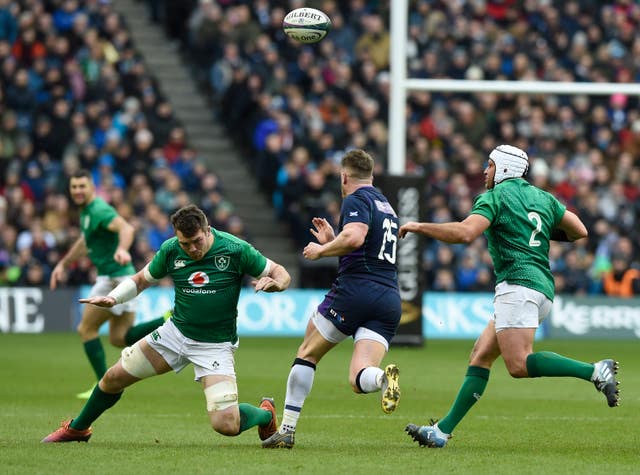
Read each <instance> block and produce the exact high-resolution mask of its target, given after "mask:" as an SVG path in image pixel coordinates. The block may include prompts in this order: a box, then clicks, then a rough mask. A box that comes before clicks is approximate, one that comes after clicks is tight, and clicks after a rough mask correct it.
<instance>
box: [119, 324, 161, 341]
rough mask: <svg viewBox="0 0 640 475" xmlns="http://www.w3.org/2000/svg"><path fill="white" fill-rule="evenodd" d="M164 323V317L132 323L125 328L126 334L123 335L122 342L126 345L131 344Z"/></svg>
mask: <svg viewBox="0 0 640 475" xmlns="http://www.w3.org/2000/svg"><path fill="white" fill-rule="evenodd" d="M163 323H164V318H163V317H160V318H156V319H155V320H151V321H149V322H144V323H140V324H138V325H134V326H132V327H131V328H129V329H128V330H127V334H126V335H125V336H124V342H125V343H126V345H127V346H131V345H133V344H134V343H135V342H136V341H138V340H139V339H140V338H143V337H145V336H147V335H148V334H149V333H151V332H152V331H153V330H155V329H156V328H158V327H159V326H160V325H162V324H163Z"/></svg>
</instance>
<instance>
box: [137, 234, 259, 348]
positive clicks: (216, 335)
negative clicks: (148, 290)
mask: <svg viewBox="0 0 640 475" xmlns="http://www.w3.org/2000/svg"><path fill="white" fill-rule="evenodd" d="M211 232H212V233H213V237H214V241H213V245H212V246H211V249H209V251H208V252H207V254H205V256H204V257H203V258H202V259H200V260H198V261H194V260H192V259H191V258H190V257H189V256H188V255H187V253H186V252H184V251H183V250H182V248H181V247H180V244H179V243H178V238H177V237H173V238H171V239H167V240H166V241H165V242H164V243H163V244H162V246H161V247H160V249H159V250H158V252H157V253H156V254H155V256H154V257H153V259H152V260H151V263H150V264H149V272H150V273H151V275H152V276H153V277H154V278H156V279H161V278H163V277H165V276H166V275H170V276H171V278H172V279H173V283H174V286H175V308H174V314H173V317H172V318H173V322H174V323H175V325H176V326H177V327H178V329H179V330H180V331H181V332H182V334H183V335H185V336H187V337H189V338H192V339H194V340H198V341H206V342H212V343H220V342H226V341H228V342H231V343H235V342H236V341H237V340H238V334H237V330H236V318H237V316H238V298H239V296H240V289H241V287H242V278H243V276H244V274H249V275H251V276H253V277H258V276H259V275H260V274H261V273H262V272H263V271H264V269H265V266H266V265H267V259H266V258H265V257H264V256H263V255H262V254H260V252H259V251H257V250H256V249H255V248H254V247H253V246H251V244H249V243H248V242H246V241H243V240H242V239H239V238H237V237H235V236H233V235H231V234H229V233H225V232H222V231H217V230H215V229H213V228H212V229H211Z"/></svg>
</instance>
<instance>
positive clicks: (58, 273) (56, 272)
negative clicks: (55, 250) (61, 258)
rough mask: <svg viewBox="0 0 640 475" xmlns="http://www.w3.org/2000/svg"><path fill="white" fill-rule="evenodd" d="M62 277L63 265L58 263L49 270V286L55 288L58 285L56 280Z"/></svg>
mask: <svg viewBox="0 0 640 475" xmlns="http://www.w3.org/2000/svg"><path fill="white" fill-rule="evenodd" d="M63 278H64V266H63V265H62V264H61V263H59V264H58V265H56V266H55V267H54V268H53V271H51V277H50V278H49V288H50V289H51V290H55V289H56V287H58V281H60V280H62V279H63Z"/></svg>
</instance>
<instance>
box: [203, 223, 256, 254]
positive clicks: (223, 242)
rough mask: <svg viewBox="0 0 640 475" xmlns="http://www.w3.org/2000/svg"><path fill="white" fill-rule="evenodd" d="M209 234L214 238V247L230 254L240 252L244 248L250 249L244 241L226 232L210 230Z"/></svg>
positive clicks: (249, 245) (248, 244)
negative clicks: (225, 250)
mask: <svg viewBox="0 0 640 475" xmlns="http://www.w3.org/2000/svg"><path fill="white" fill-rule="evenodd" d="M211 232H212V233H213V235H214V237H215V242H214V245H215V246H216V247H218V246H220V247H223V248H226V249H227V250H229V251H230V252H234V251H235V252H240V251H242V250H243V249H245V248H248V247H251V244H250V243H248V242H247V241H245V240H244V239H241V238H239V237H238V236H235V235H233V234H231V233H228V232H226V231H219V230H217V229H213V228H211Z"/></svg>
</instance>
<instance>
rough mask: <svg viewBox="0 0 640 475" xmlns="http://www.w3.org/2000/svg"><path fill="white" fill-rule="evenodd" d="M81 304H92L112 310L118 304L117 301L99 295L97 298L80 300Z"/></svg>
mask: <svg viewBox="0 0 640 475" xmlns="http://www.w3.org/2000/svg"><path fill="white" fill-rule="evenodd" d="M78 302H80V303H90V304H91V305H96V306H98V307H107V308H111V307H113V306H114V305H115V304H116V299H114V298H113V297H109V296H108V295H97V296H95V297H87V298H86V299H78Z"/></svg>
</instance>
